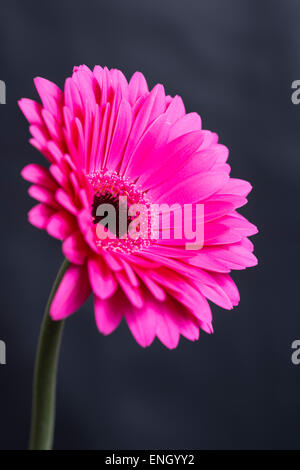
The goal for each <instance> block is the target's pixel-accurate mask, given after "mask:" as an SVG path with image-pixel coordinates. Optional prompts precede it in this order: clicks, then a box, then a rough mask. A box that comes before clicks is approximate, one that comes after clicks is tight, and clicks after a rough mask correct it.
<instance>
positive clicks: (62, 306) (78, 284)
mask: <svg viewBox="0 0 300 470" xmlns="http://www.w3.org/2000/svg"><path fill="white" fill-rule="evenodd" d="M90 293H91V286H90V283H89V278H88V273H87V267H86V265H83V266H75V265H71V266H70V267H69V268H68V270H67V271H66V273H65V275H64V277H63V279H62V281H61V283H60V285H59V287H58V289H57V291H56V294H55V296H54V299H53V301H52V304H51V307H50V315H51V318H52V319H53V320H62V319H64V318H66V317H68V316H69V315H71V314H72V313H74V312H75V311H76V310H78V309H79V308H80V307H81V306H82V304H83V303H84V302H85V301H86V299H87V298H88V296H89V295H90Z"/></svg>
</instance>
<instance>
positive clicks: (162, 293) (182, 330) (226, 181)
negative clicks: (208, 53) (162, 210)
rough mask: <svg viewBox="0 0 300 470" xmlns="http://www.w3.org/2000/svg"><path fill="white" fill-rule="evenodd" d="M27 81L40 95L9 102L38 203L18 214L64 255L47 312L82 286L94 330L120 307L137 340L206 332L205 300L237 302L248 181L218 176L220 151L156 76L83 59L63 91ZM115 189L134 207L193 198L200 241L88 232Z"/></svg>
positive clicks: (71, 305)
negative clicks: (24, 126) (42, 160)
mask: <svg viewBox="0 0 300 470" xmlns="http://www.w3.org/2000/svg"><path fill="white" fill-rule="evenodd" d="M35 85H36V88H37V91H38V93H39V95H40V98H41V101H42V105H41V104H39V103H37V102H35V101H32V100H29V99H25V98H24V99H21V100H20V102H19V105H20V108H21V109H22V111H23V113H24V115H25V116H26V118H27V119H28V121H29V123H30V132H31V135H32V138H31V140H30V142H31V144H32V145H33V146H34V147H36V148H37V149H38V150H39V151H40V152H42V153H43V155H44V156H45V157H46V158H47V159H48V160H49V162H50V166H49V168H45V167H44V166H41V165H37V164H31V165H28V166H26V167H25V168H24V169H23V171H22V176H23V177H24V178H25V179H26V180H28V181H30V182H31V183H32V186H31V187H30V188H29V194H30V196H32V197H33V198H34V199H36V200H37V201H39V204H38V205H36V206H35V207H34V208H33V209H31V211H30V212H29V221H30V222H31V223H32V224H33V225H35V226H36V227H38V228H41V229H45V230H47V232H48V233H49V234H50V235H52V236H53V237H55V238H58V239H59V240H62V242H63V243H62V250H63V253H64V255H65V257H66V258H67V259H68V260H69V261H70V263H71V264H70V266H69V268H68V270H67V271H66V273H65V275H64V277H63V279H62V282H61V283H60V285H59V287H58V290H57V292H56V294H55V297H54V300H53V302H52V305H51V309H50V314H51V317H52V319H53V320H61V319H64V318H66V317H67V316H69V315H71V314H72V313H73V312H75V311H76V310H77V309H78V308H79V307H80V306H81V305H82V304H83V302H85V300H86V299H87V298H88V297H89V295H90V294H91V293H92V294H93V297H94V306H95V307H94V308H95V318H96V323H97V326H98V329H99V330H100V331H101V332H102V333H103V334H109V333H111V332H112V331H114V330H115V328H116V327H117V326H118V325H119V323H120V321H121V319H122V318H123V317H124V318H125V319H126V321H127V323H128V326H129V328H130V330H131V332H132V334H133V336H134V337H135V339H136V341H137V342H138V343H139V344H140V345H141V346H149V345H150V344H151V343H152V341H153V339H154V338H155V337H158V338H159V339H160V341H161V342H162V343H163V344H164V345H166V346H167V347H168V348H174V347H176V346H177V344H178V340H179V336H180V334H182V335H183V336H185V337H186V338H188V339H189V340H192V341H194V340H196V339H198V337H199V328H201V329H203V330H204V331H206V332H207V333H211V332H212V331H213V329H212V315H211V309H210V306H209V303H208V300H209V301H212V302H214V303H215V304H217V305H219V306H221V307H223V308H225V309H231V308H233V306H235V305H237V304H238V302H239V293H238V290H237V287H236V285H235V283H234V282H233V280H232V279H231V277H230V275H229V273H230V271H231V270H232V269H244V268H246V267H249V266H254V265H255V264H256V263H257V260H256V258H255V256H254V255H253V253H252V251H253V245H252V243H251V242H250V241H249V240H248V238H247V237H248V236H250V235H253V234H255V233H256V232H257V229H256V227H255V226H254V225H252V224H251V223H249V222H248V221H247V220H246V219H245V218H244V217H243V216H241V215H240V214H239V213H238V212H237V211H236V209H238V208H240V207H241V206H243V205H244V204H246V202H247V199H246V196H247V194H248V193H249V192H250V190H251V186H250V184H249V183H248V182H246V181H243V180H239V179H233V178H230V176H229V173H230V167H229V165H228V164H227V163H226V162H227V158H228V149H227V148H226V147H225V146H224V145H221V144H219V143H218V136H217V134H215V133H213V132H210V131H207V130H202V127H201V119H200V116H199V115H198V114H197V113H189V114H186V112H185V108H184V105H183V102H182V99H181V98H180V97H179V96H175V97H174V98H172V97H171V96H168V95H166V94H165V91H164V88H163V86H162V85H160V84H158V85H156V86H155V87H154V88H153V89H152V90H151V91H149V90H148V86H147V83H146V80H145V78H144V76H143V75H142V74H141V73H139V72H136V73H135V74H134V75H133V76H132V78H131V80H130V81H129V83H128V82H127V80H126V78H125V77H124V75H123V74H122V72H120V71H119V70H116V69H112V70H108V69H107V68H106V67H105V68H101V67H100V66H96V67H95V68H94V70H93V71H91V70H90V69H89V68H88V67H86V66H84V65H83V66H80V67H75V68H74V71H73V75H72V77H71V78H67V80H66V82H65V87H64V92H62V91H61V90H60V89H59V88H58V87H57V86H56V85H55V84H54V83H51V82H50V81H48V80H45V79H43V78H36V79H35ZM124 195H126V197H127V198H128V200H129V202H130V204H141V203H142V204H144V205H145V206H146V207H149V205H151V204H154V203H156V204H162V203H164V204H168V205H172V204H175V203H179V204H180V205H181V206H183V205H184V204H196V203H201V204H203V205H204V244H203V247H202V249H200V250H199V249H188V250H187V249H186V241H187V240H186V238H185V237H182V238H181V239H180V240H178V239H175V238H174V237H173V238H172V237H171V238H170V239H164V237H162V236H157V237H156V238H152V239H147V238H146V237H142V236H140V237H137V238H136V239H132V238H128V237H127V238H122V237H121V236H120V235H119V236H116V237H112V238H111V239H108V240H101V239H99V237H98V236H97V230H96V229H97V225H98V224H97V222H98V220H97V206H98V204H100V203H101V204H105V203H111V204H112V205H113V206H114V207H115V208H116V210H117V212H118V211H119V210H120V206H119V205H118V202H117V201H118V198H119V197H120V196H124ZM174 220H175V219H174V218H171V219H170V224H171V229H172V228H173V229H174ZM172 224H173V226H172ZM159 234H160V235H161V232H160V233H159Z"/></svg>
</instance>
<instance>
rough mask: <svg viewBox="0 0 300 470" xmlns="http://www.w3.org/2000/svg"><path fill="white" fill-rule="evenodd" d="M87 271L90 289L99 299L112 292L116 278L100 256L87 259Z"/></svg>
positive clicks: (115, 284) (106, 297)
mask: <svg viewBox="0 0 300 470" xmlns="http://www.w3.org/2000/svg"><path fill="white" fill-rule="evenodd" d="M88 272H89V279H90V283H91V286H92V289H93V291H94V293H95V294H96V296H97V297H99V299H108V298H109V297H111V296H112V295H113V294H114V292H115V290H116V288H117V283H116V280H115V278H114V276H113V274H112V273H111V271H110V270H109V268H108V267H107V265H106V263H105V262H104V261H103V260H102V258H101V257H100V256H99V257H97V258H90V259H89V260H88Z"/></svg>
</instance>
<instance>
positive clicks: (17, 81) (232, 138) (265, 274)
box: [0, 0, 300, 449]
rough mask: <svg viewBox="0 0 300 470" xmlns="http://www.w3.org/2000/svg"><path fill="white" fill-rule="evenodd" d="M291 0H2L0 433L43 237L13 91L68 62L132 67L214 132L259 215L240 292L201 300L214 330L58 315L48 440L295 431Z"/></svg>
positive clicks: (223, 441)
mask: <svg viewBox="0 0 300 470" xmlns="http://www.w3.org/2000/svg"><path fill="white" fill-rule="evenodd" d="M299 21H300V3H299V1H297V0H286V1H284V2H283V1H282V0H269V1H267V0H242V1H241V0H227V1H226V2H224V1H222V0H209V1H208V0H203V1H199V0H151V1H144V0H126V1H124V0H110V1H103V0H97V1H92V0H85V1H79V0H78V1H75V0H72V1H67V0H60V1H58V0H52V1H51V2H38V1H33V0H27V1H26V2H24V1H21V0H19V1H17V0H10V1H9V2H2V3H1V11H0V79H1V80H4V81H5V83H6V86H7V104H6V105H1V106H0V122H1V125H0V139H1V158H0V165H1V167H0V177H1V179H0V191H1V211H2V219H1V247H0V250H1V267H2V269H1V283H0V286H1V296H0V299H1V313H0V339H1V340H4V341H5V342H6V346H7V365H5V366H3V365H0V448H1V449H23V448H26V446H27V443H28V432H29V423H30V407H31V384H32V373H33V362H34V357H35V350H36V344H37V339H38V334H39V328H40V324H41V320H42V315H43V310H44V307H45V303H46V300H47V297H48V294H49V291H50V288H51V285H52V282H53V279H54V278H55V276H56V272H57V270H58V268H59V266H60V264H61V261H62V254H61V250H60V244H59V242H58V241H55V240H54V239H52V238H50V237H49V236H48V235H47V234H46V233H45V232H42V231H39V230H38V229H36V228H33V227H32V226H31V225H29V223H28V222H27V212H28V210H29V209H30V208H31V207H32V206H33V205H34V202H33V200H32V199H31V198H29V196H27V193H26V191H27V187H28V184H27V183H26V182H24V181H23V180H22V179H21V178H20V170H21V169H22V168H23V167H24V166H25V165H26V164H27V163H32V162H36V163H42V162H43V157H42V156H41V155H40V154H39V153H38V152H37V151H36V150H35V149H34V148H32V147H31V146H30V145H29V144H28V139H29V132H28V126H27V123H26V121H25V119H24V117H23V116H22V114H21V112H20V111H19V109H18V107H17V100H18V99H19V98H21V97H28V98H34V99H36V98H37V94H36V92H35V90H34V86H33V82H32V80H33V78H34V77H35V76H37V75H39V76H43V77H46V78H48V79H49V80H52V81H54V82H56V83H57V84H58V85H59V86H63V83H64V80H65V78H66V77H67V76H69V75H70V74H71V73H72V68H73V66H74V65H78V64H87V65H88V66H90V67H93V66H94V65H95V64H100V65H107V66H108V67H115V68H120V69H121V70H122V71H123V72H124V73H125V75H126V76H127V78H129V77H130V76H131V75H132V74H133V73H134V72H135V71H136V70H140V71H142V72H143V73H144V74H145V76H146V78H147V80H148V83H149V85H150V86H151V87H152V86H153V85H154V84H156V83H157V82H160V83H163V84H164V85H165V88H166V91H167V93H168V94H171V95H174V94H177V93H178V94H180V95H181V96H182V97H183V100H184V102H185V105H186V109H187V111H189V112H190V111H197V112H198V113H199V114H200V115H201V117H202V119H203V126H204V128H207V129H210V130H213V131H216V132H217V133H218V134H219V136H220V140H221V142H222V143H224V144H225V145H227V146H228V147H229V148H230V161H229V163H230V164H231V166H232V176H234V177H239V178H244V179H247V180H249V181H250V182H251V183H252V185H253V187H254V189H253V192H252V193H251V195H250V198H249V204H248V205H247V206H245V207H244V208H242V210H241V212H242V214H243V215H245V216H246V217H247V218H249V219H250V220H251V221H252V222H253V223H255V224H256V225H257V226H258V227H259V230H260V233H259V235H257V236H255V237H254V238H253V241H254V243H255V245H256V251H255V253H256V255H257V256H258V258H259V265H258V267H256V268H252V269H249V270H247V271H238V272H236V273H234V275H233V277H234V279H235V281H236V282H237V284H238V286H239V289H240V293H241V302H240V305H239V306H238V307H236V308H235V309H234V310H232V311H224V310H222V309H220V308H218V307H216V306H213V307H212V308H213V314H214V328H215V334H214V335H212V336H209V335H206V334H205V333H202V335H201V336H200V340H199V341H198V342H196V343H191V342H188V341H187V340H185V339H183V338H182V339H181V340H180V344H179V347H178V348H177V349H176V350H175V351H169V350H167V349H166V348H165V347H163V346H162V345H161V344H160V343H159V342H158V341H157V340H156V341H155V343H154V344H153V346H152V347H151V348H148V349H146V350H144V349H142V348H141V347H139V346H138V345H137V343H136V342H135V341H134V339H133V338H132V336H131V334H130V333H129V331H128V328H127V326H126V325H125V324H123V323H122V325H121V326H120V327H119V328H118V330H117V331H116V332H115V333H114V334H112V335H111V336H108V337H104V336H102V335H100V334H99V333H98V331H97V328H96V326H95V323H94V318H93V308H92V304H91V302H87V303H86V305H85V306H84V307H83V308H81V310H80V311H79V312H78V313H76V314H75V315H74V316H73V317H72V318H70V319H69V320H68V321H67V322H66V328H65V331H64V338H63V344H62V350H61V359H60V368H59V378H58V384H59V386H58V401H57V426H56V435H55V448H56V449H249V448H250V449H288V448H294V449H295V448H299V447H300V442H299V437H298V434H299V422H300V400H299V392H300V365H299V366H296V365H293V364H292V362H291V354H292V349H291V344H292V342H293V341H294V340H295V339H300V312H299V305H298V294H299V281H300V279H299V270H298V263H299V262H300V257H299V240H298V234H299V228H300V211H299V209H298V202H299V197H300V187H299V170H300V159H299V148H300V132H299V124H300V105H299V106H296V105H293V104H292V101H291V94H292V89H291V83H292V81H293V80H297V79H300V54H299V48H300V31H299Z"/></svg>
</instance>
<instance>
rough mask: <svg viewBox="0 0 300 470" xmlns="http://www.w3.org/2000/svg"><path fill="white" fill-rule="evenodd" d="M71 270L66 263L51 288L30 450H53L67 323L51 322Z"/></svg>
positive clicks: (40, 347)
mask: <svg viewBox="0 0 300 470" xmlns="http://www.w3.org/2000/svg"><path fill="white" fill-rule="evenodd" d="M68 266H69V261H68V260H66V259H65V260H64V262H63V263H62V265H61V267H60V270H59V272H58V274H57V277H56V279H55V281H54V284H53V286H52V289H51V292H50V295H49V299H48V302H47V305H46V309H45V314H44V319H43V323H42V326H41V331H40V338H39V344H38V349H37V355H36V363H35V371H34V382H33V400H32V419H31V436H30V447H29V448H30V450H50V449H51V448H52V443H53V435H54V423H55V395H56V375H57V365H58V356H59V349H60V343H61V337H62V332H63V327H64V320H61V321H53V320H51V318H50V315H49V310H50V305H51V303H52V300H53V298H54V295H55V293H56V291H57V289H58V286H59V284H60V282H61V280H62V278H63V276H64V274H65V272H66V270H67V268H68Z"/></svg>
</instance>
